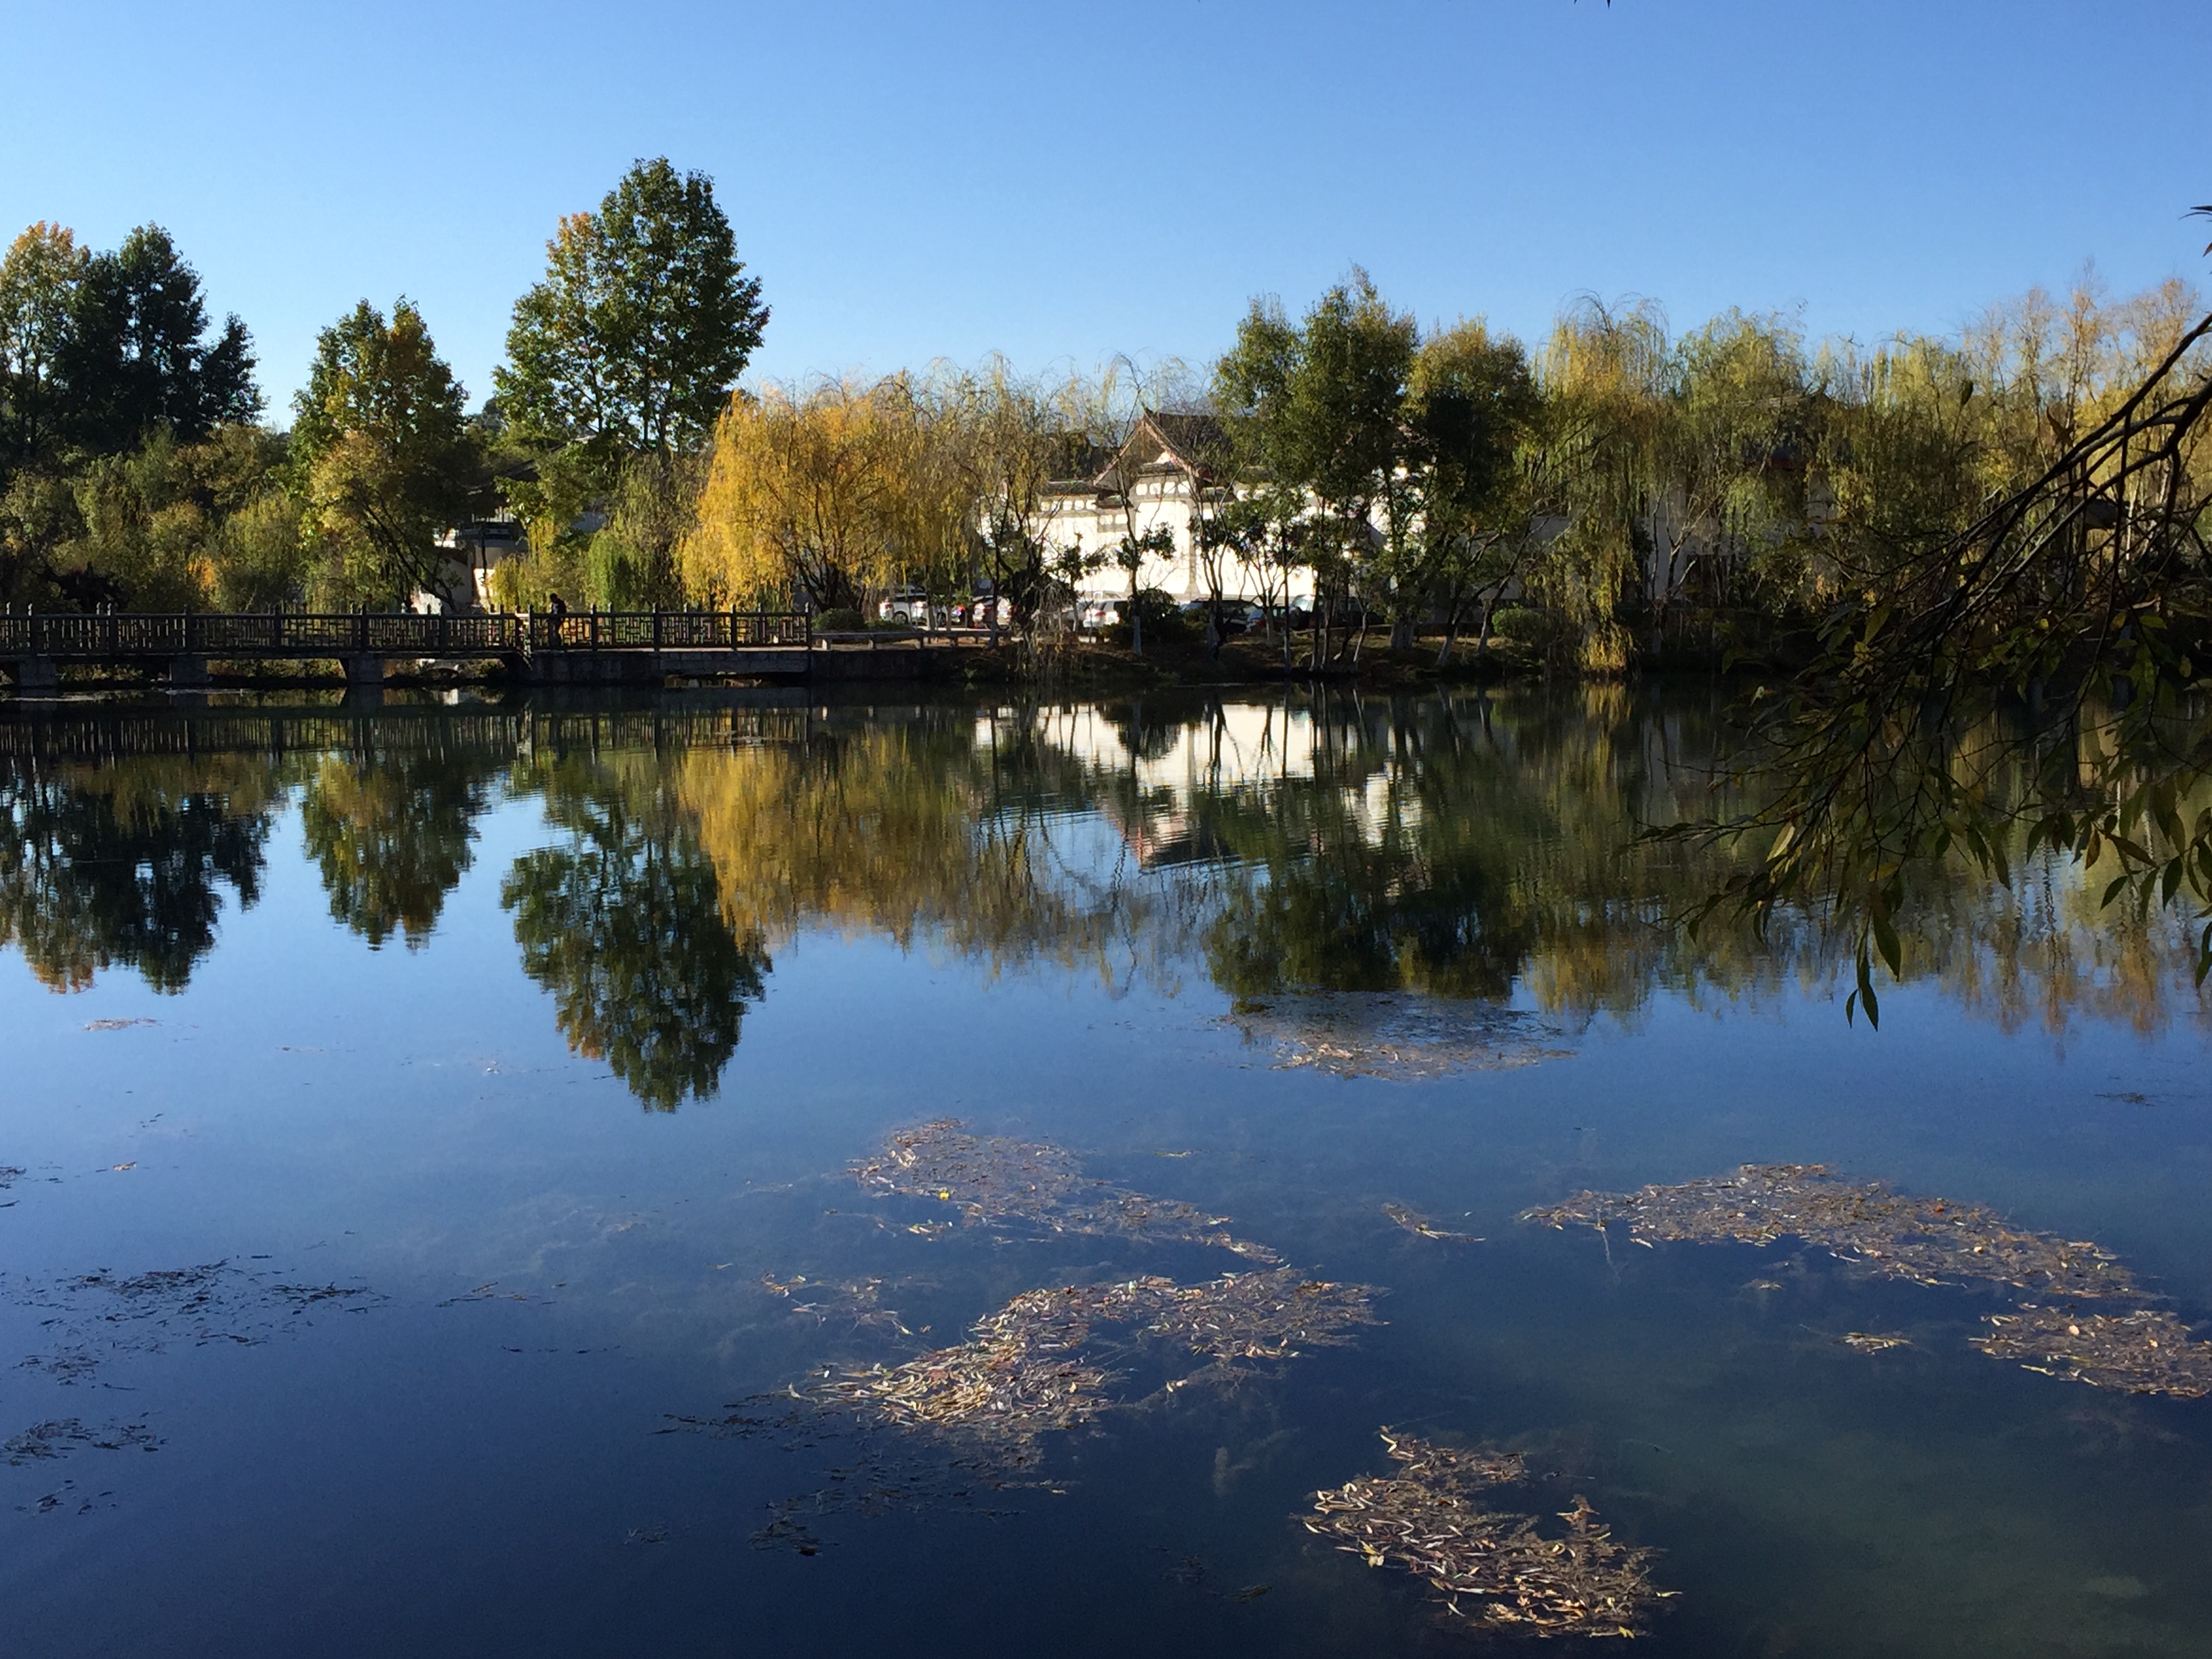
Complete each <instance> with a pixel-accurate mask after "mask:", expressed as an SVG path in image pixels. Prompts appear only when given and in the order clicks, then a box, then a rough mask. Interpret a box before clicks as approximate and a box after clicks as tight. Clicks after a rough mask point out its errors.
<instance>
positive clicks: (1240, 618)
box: [1181, 599, 1254, 640]
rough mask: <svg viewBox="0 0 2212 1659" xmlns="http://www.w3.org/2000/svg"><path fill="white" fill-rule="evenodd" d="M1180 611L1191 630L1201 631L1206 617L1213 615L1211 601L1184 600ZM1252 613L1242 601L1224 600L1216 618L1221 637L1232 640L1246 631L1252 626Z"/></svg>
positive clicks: (1252, 609)
mask: <svg viewBox="0 0 2212 1659" xmlns="http://www.w3.org/2000/svg"><path fill="white" fill-rule="evenodd" d="M1181 610H1182V614H1183V617H1184V618H1185V620H1187V621H1188V623H1190V625H1191V627H1192V628H1193V629H1200V630H1203V629H1205V627H1206V619H1207V617H1209V616H1212V614H1213V602H1212V600H1211V599H1186V600H1184V601H1183V603H1182V606H1181ZM1253 611H1254V607H1253V606H1251V605H1247V604H1246V603H1245V602H1244V601H1243V600H1242V599H1224V600H1223V601H1222V602H1221V611H1220V614H1219V617H1218V624H1219V627H1220V629H1221V637H1222V638H1223V639H1225V640H1227V639H1234V638H1235V637H1236V636H1237V635H1239V634H1242V633H1244V632H1245V631H1246V630H1248V629H1249V628H1250V627H1251V626H1252V613H1253Z"/></svg>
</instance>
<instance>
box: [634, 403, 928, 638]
mask: <svg viewBox="0 0 2212 1659" xmlns="http://www.w3.org/2000/svg"><path fill="white" fill-rule="evenodd" d="M943 424H944V423H943V422H940V421H939V419H938V418H937V413H936V411H935V410H934V409H933V406H932V405H931V404H927V403H925V402H924V401H923V400H922V399H921V398H918V397H917V396H916V395H915V389H914V386H913V385H912V383H911V382H909V381H908V380H907V378H906V377H905V376H904V375H893V376H891V377H890V378H888V379H886V380H878V381H877V382H876V383H875V384H873V385H872V386H860V385H857V384H855V383H854V382H852V381H849V380H825V381H822V382H819V383H817V384H816V385H815V386H811V387H809V388H806V389H805V390H803V391H801V390H798V389H794V388H793V387H789V386H770V387H769V388H768V390H767V391H766V392H763V394H762V395H761V396H760V397H758V398H745V397H744V396H742V395H741V396H739V397H738V398H734V399H732V402H731V404H730V407H729V409H728V410H726V412H725V413H724V414H723V416H722V418H721V419H720V421H719V422H717V423H716V425H715V428H714V453H713V456H712V458H711V459H710V460H709V462H708V472H707V482H706V484H705V487H704V488H703V489H702V491H701V492H700V496H699V513H698V522H697V524H696V526H695V527H694V528H693V529H692V531H691V532H690V534H688V535H687V536H686V537H685V538H684V540H683V541H682V542H681V543H680V544H678V549H677V572H678V576H679V577H680V578H681V580H682V581H683V584H684V592H686V594H688V595H689V596H690V598H692V599H696V600H698V601H700V602H702V603H704V604H708V605H730V604H738V603H744V602H748V601H750V602H753V603H761V602H763V601H767V600H771V599H773V600H776V601H798V600H804V601H805V602H806V603H807V604H810V605H812V606H813V608H814V609H816V610H817V611H838V610H848V609H849V610H857V609H859V608H860V604H861V601H862V599H864V597H865V596H866V593H867V592H869V591H870V590H871V589H877V588H881V587H883V586H887V585H888V584H890V583H891V582H893V581H895V580H898V579H900V578H901V577H906V578H909V579H913V578H919V577H922V576H926V575H928V574H935V573H938V572H939V571H941V570H943V569H944V568H945V566H946V565H947V563H948V562H950V561H951V559H953V558H954V557H956V556H957V550H958V549H959V547H960V545H961V542H962V538H963V531H964V528H965V526H966V522H967V517H968V508H969V501H968V500H967V499H966V496H965V495H964V493H963V490H962V489H961V488H960V486H959V483H958V473H959V469H957V467H953V466H950V465H947V464H946V460H945V455H944V453H942V452H943V449H944V433H943V430H942V428H943Z"/></svg>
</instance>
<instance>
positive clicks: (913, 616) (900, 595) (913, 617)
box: [876, 587, 930, 628]
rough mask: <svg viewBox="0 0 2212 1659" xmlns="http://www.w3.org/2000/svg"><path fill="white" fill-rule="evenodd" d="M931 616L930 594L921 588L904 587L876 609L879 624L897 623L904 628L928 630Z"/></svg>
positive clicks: (889, 596) (887, 597)
mask: <svg viewBox="0 0 2212 1659" xmlns="http://www.w3.org/2000/svg"><path fill="white" fill-rule="evenodd" d="M929 615H930V609H929V592H928V590H927V589H926V588H921V587H902V588H900V589H899V590H898V591H897V592H895V593H892V594H890V595H888V596H886V597H885V599H884V602H883V603H882V604H881V605H878V606H877V607H876V619H877V620H878V622H887V623H897V624H898V625H899V626H900V627H902V628H927V626H928V625H929Z"/></svg>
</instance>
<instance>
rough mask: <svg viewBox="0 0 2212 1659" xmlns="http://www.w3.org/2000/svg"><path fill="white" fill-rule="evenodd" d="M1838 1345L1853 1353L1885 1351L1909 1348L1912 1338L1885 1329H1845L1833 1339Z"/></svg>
mask: <svg viewBox="0 0 2212 1659" xmlns="http://www.w3.org/2000/svg"><path fill="white" fill-rule="evenodd" d="M1833 1340H1834V1341H1835V1342H1836V1344H1837V1345H1838V1346H1840V1347H1845V1348H1849V1349H1850V1351H1851V1352H1853V1353H1887V1352H1889V1351H1890V1350H1891V1349H1892V1348H1909V1347H1911V1346H1912V1339H1911V1337H1909V1336H1899V1335H1897V1334H1894V1333H1893V1332H1887V1331H1845V1332H1844V1334H1842V1335H1841V1336H1838V1337H1836V1338H1834V1339H1833Z"/></svg>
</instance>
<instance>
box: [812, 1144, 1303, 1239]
mask: <svg viewBox="0 0 2212 1659" xmlns="http://www.w3.org/2000/svg"><path fill="white" fill-rule="evenodd" d="M853 1174H854V1178H855V1179H857V1180H858V1181H859V1182H860V1184H861V1185H862V1186H864V1187H866V1188H869V1189H871V1190H872V1191H874V1192H878V1193H884V1194H900V1195H902V1196H905V1197H908V1198H929V1199H935V1200H938V1201H939V1202H940V1203H945V1204H951V1205H955V1206H957V1207H958V1208H959V1210H960V1211H961V1212H962V1215H963V1219H964V1220H965V1221H966V1223H967V1224H968V1225H970V1226H974V1225H979V1224H982V1225H993V1226H1007V1225H1022V1226H1030V1227H1035V1228H1037V1229H1040V1230H1041V1231H1046V1232H1057V1233H1097V1234H1106V1235H1111V1236H1117V1237H1124V1238H1142V1239H1150V1240H1153V1241H1156V1242H1160V1243H1194V1244H1211V1245H1214V1246H1216V1247H1218V1248H1219V1249H1225V1250H1233V1251H1235V1252H1236V1253H1237V1255H1243V1256H1246V1257H1249V1258H1250V1259H1251V1260H1253V1261H1264V1262H1268V1263H1273V1262H1277V1261H1280V1260H1281V1259H1282V1258H1281V1257H1280V1256H1279V1255H1276V1254H1275V1253H1274V1252H1273V1250H1271V1249H1267V1247H1266V1246H1265V1245H1263V1244H1255V1243H1251V1242H1250V1241H1249V1240H1248V1239H1240V1238H1237V1237H1235V1236H1233V1235H1232V1234H1231V1233H1230V1232H1228V1231H1226V1226H1227V1223H1228V1219H1229V1218H1228V1217H1226V1216H1209V1215H1207V1214H1206V1213H1205V1212H1203V1211H1201V1210H1199V1209H1197V1208H1195V1207H1194V1206H1191V1205H1188V1204H1185V1203H1182V1202H1180V1201H1179V1200H1174V1199H1162V1198H1152V1197H1149V1196H1147V1195H1146V1194H1143V1193H1138V1192H1132V1191H1130V1190H1129V1189H1128V1188H1124V1187H1115V1186H1112V1185H1110V1184H1109V1183H1108V1182H1103V1181H1096V1180H1092V1179H1091V1177H1089V1176H1085V1175H1084V1174H1083V1173H1082V1172H1081V1171H1080V1170H1079V1168H1078V1167H1077V1164H1076V1162H1075V1159H1074V1158H1073V1157H1072V1156H1071V1155H1070V1154H1069V1153H1068V1152H1066V1149H1064V1148H1062V1147H1059V1146H1049V1145H1046V1144H1043V1143H1040V1142H1033V1141H1026V1140H1015V1139H1011V1138H1009V1137H1007V1136H1005V1135H979V1134H971V1133H969V1131H968V1127H967V1126H966V1125H965V1124H963V1123H962V1122H961V1121H958V1120H957V1119H956V1118H939V1119H938V1120H937V1121H934V1122H932V1123H924V1124H921V1125H918V1126H917V1127H914V1128H911V1129H901V1130H899V1131H898V1132H897V1133H895V1134H893V1135H892V1136H891V1137H890V1139H889V1140H887V1141H886V1142H885V1143H884V1149H883V1150H882V1151H881V1152H878V1153H877V1154H876V1155H875V1156H874V1157H872V1158H865V1159H863V1160H862V1161H861V1162H860V1163H859V1164H854V1166H853ZM910 1231H916V1232H921V1233H922V1234H924V1236H926V1237H927V1236H930V1235H931V1234H932V1233H933V1231H934V1229H933V1228H931V1227H929V1225H928V1224H927V1223H925V1224H921V1225H918V1226H916V1227H915V1228H913V1229H910Z"/></svg>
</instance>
